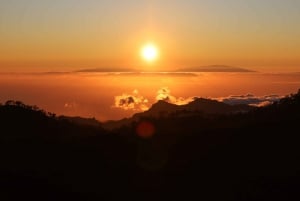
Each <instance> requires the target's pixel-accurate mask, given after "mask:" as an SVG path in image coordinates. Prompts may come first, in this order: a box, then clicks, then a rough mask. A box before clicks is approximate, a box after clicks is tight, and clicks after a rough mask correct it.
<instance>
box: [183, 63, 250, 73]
mask: <svg viewBox="0 0 300 201" xmlns="http://www.w3.org/2000/svg"><path fill="white" fill-rule="evenodd" d="M178 72H240V73H242V72H244V73H245V72H255V71H252V70H248V69H245V68H241V67H234V66H226V65H211V66H197V67H188V68H182V69H179V70H178Z"/></svg>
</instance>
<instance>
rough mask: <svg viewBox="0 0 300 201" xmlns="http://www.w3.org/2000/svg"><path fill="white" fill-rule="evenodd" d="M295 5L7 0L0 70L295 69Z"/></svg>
mask: <svg viewBox="0 0 300 201" xmlns="http://www.w3.org/2000/svg"><path fill="white" fill-rule="evenodd" d="M270 2H271V3H270ZM299 8H300V2H299V1H294V0H286V1H281V0H272V1H270V0H253V1H243V0H242V1H241V0H228V1H226V4H225V3H224V1H222V0H213V1H209V2H208V1H201V0H200V1H195V0H187V1H180V0H172V1H171V0H166V1H157V0H152V1H146V0H140V1H136V0H129V1H121V0H114V1H109V0H104V1H93V0H87V1H78V0H75V1H73V0H61V1H56V0H55V1H52V0H44V1H38V0H28V1H23V0H10V1H8V0H4V1H1V2H0V33H1V37H0V44H1V46H0V71H2V72H7V71H22V72H28V71H69V70H76V69H82V68H95V67H111V68H113V67H133V66H134V67H136V66H137V67H140V68H154V69H155V68H156V69H157V68H158V69H160V70H162V71H164V70H166V69H168V68H175V67H178V66H198V65H199V66H201V65H213V64H224V65H233V66H241V67H246V68H250V69H254V70H258V71H268V72H270V71H300V70H299V66H300V37H299V35H300V27H299V23H300V10H299ZM148 41H153V42H154V43H155V44H157V46H158V47H159V49H160V52H161V55H160V60H159V61H157V62H156V64H153V65H152V66H147V65H146V64H145V62H143V61H142V60H141V58H140V52H139V51H140V49H141V47H142V46H143V45H144V44H146V43H147V42H148Z"/></svg>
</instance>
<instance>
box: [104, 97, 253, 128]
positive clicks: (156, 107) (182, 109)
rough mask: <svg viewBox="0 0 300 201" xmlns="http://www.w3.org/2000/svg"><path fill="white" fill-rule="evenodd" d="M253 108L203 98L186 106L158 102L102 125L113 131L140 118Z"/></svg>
mask: <svg viewBox="0 0 300 201" xmlns="http://www.w3.org/2000/svg"><path fill="white" fill-rule="evenodd" d="M251 109H254V107H252V106H249V105H228V104H226V103H222V102H219V101H216V100H211V99H204V98H195V99H194V100H193V101H192V102H190V103H188V104H186V105H175V104H172V103H168V102H166V101H163V100H159V101H158V102H156V103H155V104H153V105H152V106H151V108H150V109H149V110H147V111H145V112H142V113H136V114H134V115H133V116H132V117H131V118H125V119H122V120H117V121H107V122H105V123H103V124H102V126H103V127H104V128H106V129H109V130H111V129H115V128H119V127H122V126H126V125H129V124H131V123H132V122H134V121H138V120H139V119H141V118H151V117H155V118H159V117H167V116H172V115H175V114H176V115H177V116H178V115H181V116H187V115H193V114H195V113H196V114H199V113H200V114H202V115H221V114H223V115H225V114H231V113H243V112H248V111H250V110H251Z"/></svg>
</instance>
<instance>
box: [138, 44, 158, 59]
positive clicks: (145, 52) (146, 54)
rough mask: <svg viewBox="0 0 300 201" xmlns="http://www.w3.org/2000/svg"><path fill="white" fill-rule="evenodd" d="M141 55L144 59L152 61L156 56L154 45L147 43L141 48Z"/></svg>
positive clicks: (156, 50) (156, 51)
mask: <svg viewBox="0 0 300 201" xmlns="http://www.w3.org/2000/svg"><path fill="white" fill-rule="evenodd" d="M141 55H142V57H143V59H144V60H146V61H148V62H153V61H155V60H156V59H157V57H158V49H157V47H156V46H155V45H153V44H151V43H149V44H147V45H145V46H144V47H143V48H142V51H141Z"/></svg>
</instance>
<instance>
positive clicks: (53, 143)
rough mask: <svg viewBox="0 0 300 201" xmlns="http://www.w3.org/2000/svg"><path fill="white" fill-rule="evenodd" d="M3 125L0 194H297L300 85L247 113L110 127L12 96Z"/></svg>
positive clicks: (147, 119) (2, 110)
mask: <svg viewBox="0 0 300 201" xmlns="http://www.w3.org/2000/svg"><path fill="white" fill-rule="evenodd" d="M162 104H163V103H159V105H158V106H159V107H161V105H162ZM185 113H187V114H188V115H184V114H185ZM0 122H1V124H0V125H1V128H0V143H1V144H0V149H1V150H0V151H1V152H0V153H1V154H0V156H1V166H0V191H1V192H0V196H1V197H0V199H1V200H151V201H152V200H299V193H298V191H299V186H300V180H299V179H300V178H299V176H300V165H299V164H298V159H299V156H300V146H299V140H300V137H299V122H300V91H299V92H298V93H297V94H294V95H291V96H289V97H287V98H284V99H282V100H281V101H279V102H276V103H274V104H272V105H270V106H267V107H264V108H257V109H252V110H250V111H248V112H239V113H232V112H230V113H226V114H216V113H211V114H209V115H207V114H206V113H205V112H203V111H202V112H201V111H194V112H190V111H188V110H182V111H180V112H179V113H178V112H175V113H170V114H168V115H159V116H155V115H154V116H153V115H143V116H140V117H139V119H137V120H136V121H132V122H131V123H130V124H127V125H125V126H123V127H120V128H118V129H115V130H112V131H107V130H105V129H103V127H102V124H101V123H99V124H98V123H97V122H95V120H94V119H90V121H88V122H92V123H86V120H83V119H80V118H67V117H56V116H55V114H51V113H46V112H45V111H42V110H40V109H39V108H37V107H35V106H27V105H25V104H23V103H22V102H15V101H8V102H7V103H5V104H4V105H1V106H0Z"/></svg>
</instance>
